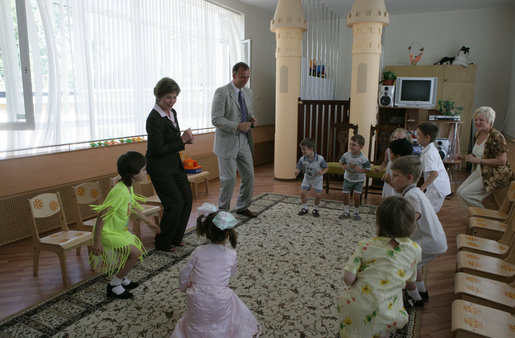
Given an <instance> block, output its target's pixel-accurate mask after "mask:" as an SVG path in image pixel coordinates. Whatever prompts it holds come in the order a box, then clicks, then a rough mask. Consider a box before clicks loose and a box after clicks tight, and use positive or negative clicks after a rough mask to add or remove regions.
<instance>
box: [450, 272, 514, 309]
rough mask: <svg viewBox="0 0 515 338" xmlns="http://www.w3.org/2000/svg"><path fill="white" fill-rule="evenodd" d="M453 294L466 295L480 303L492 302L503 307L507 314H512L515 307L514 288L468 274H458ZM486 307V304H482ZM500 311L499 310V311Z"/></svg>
mask: <svg viewBox="0 0 515 338" xmlns="http://www.w3.org/2000/svg"><path fill="white" fill-rule="evenodd" d="M454 293H455V294H457V295H460V294H466V295H470V296H473V297H476V298H479V299H480V301H481V300H484V301H486V302H494V303H498V304H501V305H504V306H505V307H506V308H507V309H510V310H509V311H508V310H504V311H508V312H513V308H514V307H515V288H514V287H512V286H510V285H508V284H506V283H503V282H499V281H496V280H492V279H488V278H484V277H478V276H474V275H471V274H468V273H463V272H458V273H457V274H456V277H455V281H454ZM484 305H487V304H484ZM500 310H501V309H500Z"/></svg>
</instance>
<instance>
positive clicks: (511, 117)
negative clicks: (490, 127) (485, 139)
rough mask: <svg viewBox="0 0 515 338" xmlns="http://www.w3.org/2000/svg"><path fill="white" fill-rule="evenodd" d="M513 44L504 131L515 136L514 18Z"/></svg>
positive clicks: (513, 29)
mask: <svg viewBox="0 0 515 338" xmlns="http://www.w3.org/2000/svg"><path fill="white" fill-rule="evenodd" d="M511 31H512V34H511V37H512V40H511V41H512V44H511V47H512V48H511V55H512V57H511V76H510V78H511V80H510V86H509V87H508V88H509V89H508V101H507V104H506V119H505V120H504V124H503V126H502V131H503V132H504V133H506V134H507V135H509V136H511V137H512V138H515V20H512V30H511Z"/></svg>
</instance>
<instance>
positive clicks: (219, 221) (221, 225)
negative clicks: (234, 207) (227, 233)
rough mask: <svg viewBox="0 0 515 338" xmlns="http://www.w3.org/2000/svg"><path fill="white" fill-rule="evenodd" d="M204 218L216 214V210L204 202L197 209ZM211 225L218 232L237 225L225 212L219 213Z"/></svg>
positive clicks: (235, 220)
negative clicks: (214, 226)
mask: <svg viewBox="0 0 515 338" xmlns="http://www.w3.org/2000/svg"><path fill="white" fill-rule="evenodd" d="M197 210H198V211H199V213H201V214H202V215H203V216H204V217H207V216H209V215H210V214H212V213H214V212H217V211H218V208H217V207H216V206H214V205H213V204H211V203H207V202H204V203H203V204H202V205H201V206H200V207H199V208H198V209H197ZM213 223H214V224H215V225H216V227H217V228H218V229H220V230H225V229H232V228H234V227H235V226H236V225H237V224H238V220H237V219H236V218H235V217H234V216H233V215H232V214H231V213H230V212H227V211H220V212H219V213H218V214H217V215H216V216H215V217H214V218H213Z"/></svg>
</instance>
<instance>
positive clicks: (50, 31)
mask: <svg viewBox="0 0 515 338" xmlns="http://www.w3.org/2000/svg"><path fill="white" fill-rule="evenodd" d="M25 1H26V3H27V21H28V23H27V26H28V31H29V46H30V49H31V55H32V59H31V68H32V74H33V75H32V83H33V90H34V108H35V118H36V130H34V131H0V150H10V149H20V148H29V147H38V146H48V145H55V144H64V143H73V142H81V141H88V140H95V139H108V138H116V137H125V136H132V135H141V134H145V133H146V131H145V120H146V117H147V115H148V113H149V112H150V110H151V108H152V107H153V105H154V102H155V99H154V95H153V88H154V85H155V83H156V82H157V81H158V80H159V79H160V78H162V77H164V76H168V77H171V78H173V79H174V80H176V81H177V83H178V84H179V86H180V87H181V90H182V91H181V93H180V95H179V98H178V101H177V104H176V106H175V108H176V110H177V112H178V118H179V122H180V124H181V127H182V128H183V129H186V128H188V127H191V128H192V129H201V128H209V127H211V118H210V115H211V114H210V109H211V101H212V98H213V93H214V90H215V89H216V88H217V87H219V86H221V85H223V84H225V83H227V82H229V80H230V79H231V66H232V65H233V64H234V63H236V62H238V61H240V59H241V54H242V53H241V41H242V38H243V25H244V22H243V16H242V15H240V14H238V13H236V12H233V11H230V10H227V9H225V8H222V7H220V6H217V5H214V4H212V3H210V2H207V1H204V0H132V1H127V0H107V1H106V0H88V1H79V0H25ZM2 21H3V20H2ZM0 37H1V35H0ZM9 67H11V66H9ZM4 141H5V142H4ZM5 146H7V148H6V149H3V148H4V147H5Z"/></svg>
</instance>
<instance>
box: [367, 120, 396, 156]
mask: <svg viewBox="0 0 515 338" xmlns="http://www.w3.org/2000/svg"><path fill="white" fill-rule="evenodd" d="M395 129H397V126H392V125H377V126H372V125H371V126H370V139H369V143H368V144H369V147H368V158H369V160H370V162H371V163H372V164H381V163H383V160H384V154H385V151H386V149H387V148H388V147H389V146H390V137H391V135H392V133H393V132H394V131H395ZM372 148H373V149H374V157H373V158H372V157H371V156H372Z"/></svg>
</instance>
